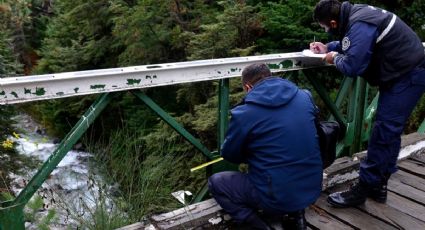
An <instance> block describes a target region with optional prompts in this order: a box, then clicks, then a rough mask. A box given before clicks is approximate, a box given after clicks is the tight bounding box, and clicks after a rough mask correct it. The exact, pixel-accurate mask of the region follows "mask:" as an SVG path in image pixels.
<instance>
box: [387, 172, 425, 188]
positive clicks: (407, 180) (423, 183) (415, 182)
mask: <svg viewBox="0 0 425 230" xmlns="http://www.w3.org/2000/svg"><path fill="white" fill-rule="evenodd" d="M390 180H398V181H400V182H401V183H403V184H407V185H409V186H412V187H414V188H416V189H419V190H422V191H425V179H423V178H420V177H418V176H415V175H413V174H410V173H407V172H405V171H402V170H398V171H397V172H396V173H394V174H393V175H391V178H390Z"/></svg>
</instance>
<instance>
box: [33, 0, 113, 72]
mask: <svg viewBox="0 0 425 230" xmlns="http://www.w3.org/2000/svg"><path fill="white" fill-rule="evenodd" d="M112 3H113V1H107V0H95V1H84V0H77V1H57V2H55V4H54V8H53V10H54V14H55V16H54V17H52V18H51V19H50V21H49V24H48V26H47V30H46V35H45V38H44V40H43V42H42V46H41V48H40V51H39V55H40V56H41V57H42V58H41V59H40V61H39V63H38V66H37V70H36V71H37V72H38V73H50V72H64V71H75V70H84V69H96V68H107V67H112V66H114V65H115V63H116V60H115V57H116V56H117V55H116V52H117V50H119V48H120V46H119V44H117V43H116V42H115V40H114V38H113V36H112V27H113V23H112V22H113V19H114V17H115V15H114V13H113V11H112V9H111V5H112Z"/></svg>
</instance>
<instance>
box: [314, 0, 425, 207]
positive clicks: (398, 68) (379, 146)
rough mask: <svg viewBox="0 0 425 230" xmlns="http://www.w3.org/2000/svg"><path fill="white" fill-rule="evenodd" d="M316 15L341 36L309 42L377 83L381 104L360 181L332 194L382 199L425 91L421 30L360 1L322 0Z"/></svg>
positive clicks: (352, 199) (340, 203)
mask: <svg viewBox="0 0 425 230" xmlns="http://www.w3.org/2000/svg"><path fill="white" fill-rule="evenodd" d="M314 18H315V20H316V21H318V23H319V24H320V26H321V27H323V28H324V29H325V31H326V32H328V33H330V34H332V35H335V36H338V38H339V41H333V42H330V43H328V44H326V45H324V44H322V43H320V42H313V43H311V44H310V49H311V50H312V51H313V52H315V53H326V56H325V58H324V59H325V60H326V62H327V63H329V64H335V66H336V68H337V69H338V70H339V71H341V72H342V73H343V74H344V75H347V76H349V77H356V76H361V77H363V78H364V79H365V80H366V81H367V82H368V83H369V84H370V85H372V86H377V87H379V100H378V109H377V111H376V118H375V123H374V127H373V130H372V134H371V137H370V140H369V145H368V150H367V158H366V159H365V160H364V161H363V162H361V164H360V178H359V182H358V183H357V184H356V185H355V186H353V187H352V188H351V189H349V190H347V191H344V192H337V193H333V194H331V195H329V197H328V202H329V203H330V204H332V205H333V206H336V207H349V206H355V205H359V204H362V203H364V202H365V201H366V198H367V197H370V198H372V199H374V200H376V201H378V202H381V203H384V202H385V201H386V198H387V181H388V179H389V178H390V176H391V174H392V173H394V172H395V171H396V170H397V166H396V164H397V157H398V153H399V151H400V135H401V134H402V132H403V129H404V125H405V124H406V121H407V119H408V117H409V116H410V114H411V113H412V110H413V109H414V107H415V105H416V103H417V102H418V100H419V99H420V98H421V96H422V94H423V93H424V91H425V55H424V47H423V46H422V43H421V41H420V39H419V38H418V36H417V35H416V34H415V32H413V30H412V29H411V28H410V27H409V26H407V25H406V24H405V23H404V22H403V21H402V20H401V19H400V18H398V17H397V16H396V15H395V14H393V13H391V12H388V11H386V10H383V9H379V8H376V7H373V6H368V5H362V4H354V5H352V4H350V3H349V2H343V3H342V4H341V3H340V2H339V1H337V0H321V1H320V2H319V3H317V5H316V7H315V9H314Z"/></svg>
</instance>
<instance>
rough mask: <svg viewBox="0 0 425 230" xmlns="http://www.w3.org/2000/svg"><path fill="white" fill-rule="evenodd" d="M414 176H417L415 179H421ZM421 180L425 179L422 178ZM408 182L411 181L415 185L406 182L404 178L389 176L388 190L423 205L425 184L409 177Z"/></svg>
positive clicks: (424, 203) (424, 201)
mask: <svg viewBox="0 0 425 230" xmlns="http://www.w3.org/2000/svg"><path fill="white" fill-rule="evenodd" d="M414 177H415V178H417V180H421V179H422V178H419V177H416V176H414ZM422 180H423V181H425V180H424V179H422ZM410 182H413V183H414V185H416V187H413V186H412V185H410V184H408V183H406V182H405V180H404V179H402V178H400V176H398V177H397V176H394V177H391V179H390V180H389V181H388V190H390V191H392V192H394V193H396V194H398V195H400V196H403V197H406V198H408V199H411V200H415V201H416V202H418V203H421V204H423V205H425V184H420V183H419V182H418V181H414V178H412V179H410ZM417 187H420V188H417Z"/></svg>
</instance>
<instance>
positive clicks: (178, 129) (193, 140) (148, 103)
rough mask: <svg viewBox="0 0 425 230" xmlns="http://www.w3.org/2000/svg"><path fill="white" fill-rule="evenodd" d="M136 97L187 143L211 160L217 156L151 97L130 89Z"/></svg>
mask: <svg viewBox="0 0 425 230" xmlns="http://www.w3.org/2000/svg"><path fill="white" fill-rule="evenodd" d="M131 92H132V93H133V94H134V95H135V96H136V97H137V98H139V99H140V100H142V101H143V102H144V103H145V104H146V106H148V107H149V108H150V109H151V110H152V111H153V112H154V113H156V114H157V115H158V116H159V117H160V118H161V119H162V120H163V121H164V122H166V123H167V124H168V125H170V126H171V127H172V128H173V129H174V130H175V131H176V132H178V133H179V134H180V135H182V136H183V137H184V138H185V139H186V140H187V141H189V143H191V144H192V145H193V146H195V148H197V149H198V150H199V151H201V153H202V154H204V155H205V156H206V157H207V158H208V159H210V160H212V159H214V158H217V157H216V156H215V155H214V154H212V153H211V152H210V151H209V150H208V149H207V147H205V146H204V145H203V144H202V143H201V142H200V141H199V140H198V139H197V138H195V137H194V136H193V135H192V134H190V133H189V132H188V131H187V130H186V129H184V128H183V126H181V125H180V124H179V123H178V122H177V121H176V120H175V119H174V118H173V117H171V116H170V115H169V114H168V113H167V112H165V111H164V110H163V109H161V107H159V106H158V105H157V104H156V103H155V102H154V101H153V100H152V99H151V98H149V97H148V96H146V94H144V93H143V92H141V91H139V90H135V91H131Z"/></svg>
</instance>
